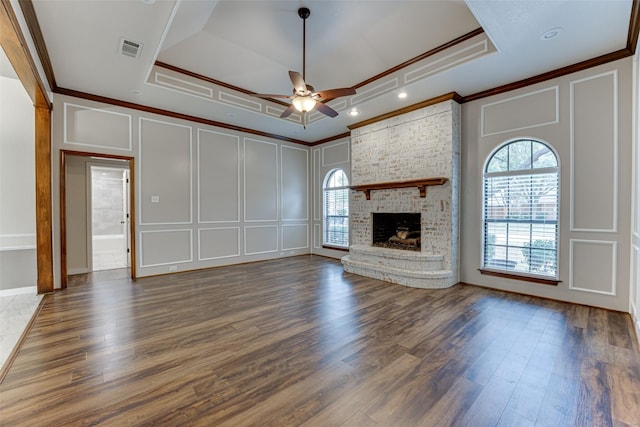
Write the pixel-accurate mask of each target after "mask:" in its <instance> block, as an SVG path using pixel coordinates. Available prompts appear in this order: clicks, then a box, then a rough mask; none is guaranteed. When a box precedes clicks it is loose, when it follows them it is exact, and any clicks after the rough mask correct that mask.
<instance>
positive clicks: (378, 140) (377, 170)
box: [342, 100, 460, 288]
mask: <svg viewBox="0 0 640 427" xmlns="http://www.w3.org/2000/svg"><path fill="white" fill-rule="evenodd" d="M459 118H460V105H459V104H457V103H456V102H455V101H453V100H449V101H444V102H441V103H439V104H436V105H431V106H428V107H425V108H422V109H419V110H415V111H412V112H410V113H406V114H403V115H400V116H396V117H392V118H390V119H386V120H384V121H379V122H376V123H373V124H370V125H367V126H364V127H360V128H357V129H354V130H352V133H351V181H352V185H353V186H363V185H370V184H380V183H393V182H406V181H411V180H420V179H427V178H433V177H442V178H446V182H444V183H443V184H442V185H433V186H429V187H427V188H426V195H425V196H424V197H421V195H420V191H419V189H418V188H411V187H403V188H383V189H374V190H372V191H370V192H369V197H370V200H367V197H366V193H365V192H363V191H357V190H352V191H351V195H350V200H349V203H350V214H349V221H350V239H351V246H350V251H349V255H347V256H345V257H343V258H342V264H343V265H344V269H345V271H348V272H351V273H355V274H359V275H362V276H367V277H373V278H376V279H381V280H386V281H389V282H392V283H398V284H401V285H405V286H412V287H418V288H445V287H449V286H451V285H454V284H455V283H457V282H458V182H459V158H460V148H459V147H460V132H459ZM385 187H388V186H385ZM374 212H376V213H382V212H398V213H410V212H419V213H421V224H420V227H421V250H420V251H407V250H401V249H389V248H380V247H374V246H373V245H372V242H373V237H372V213H374Z"/></svg>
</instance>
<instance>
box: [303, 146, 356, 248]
mask: <svg viewBox="0 0 640 427" xmlns="http://www.w3.org/2000/svg"><path fill="white" fill-rule="evenodd" d="M350 155H351V147H350V138H344V139H340V140H337V141H331V142H327V143H325V144H321V145H317V146H314V147H313V150H312V174H313V176H312V178H311V185H312V192H311V194H312V196H313V207H312V211H313V221H312V227H313V231H312V233H313V237H312V241H313V248H312V252H313V253H314V254H317V255H323V256H327V257H331V258H342V257H343V256H345V255H346V254H347V253H348V252H347V251H341V250H335V249H331V248H327V247H323V246H322V242H323V233H324V224H323V221H322V212H323V206H322V205H323V193H322V188H323V185H324V179H325V177H326V176H327V174H328V173H329V172H331V171H332V170H334V169H342V170H343V171H344V173H345V174H346V175H347V178H349V184H351V159H350Z"/></svg>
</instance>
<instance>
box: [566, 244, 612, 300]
mask: <svg viewBox="0 0 640 427" xmlns="http://www.w3.org/2000/svg"><path fill="white" fill-rule="evenodd" d="M569 245H570V247H569V262H570V267H569V288H570V289H572V290H575V291H583V292H593V293H598V294H605V295H616V262H617V255H616V251H617V242H609V241H601V240H581V239H571V240H570V241H569Z"/></svg>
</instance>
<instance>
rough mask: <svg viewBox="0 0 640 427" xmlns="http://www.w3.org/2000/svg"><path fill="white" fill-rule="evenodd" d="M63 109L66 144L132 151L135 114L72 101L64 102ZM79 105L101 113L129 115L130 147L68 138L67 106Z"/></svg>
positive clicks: (63, 140)
mask: <svg viewBox="0 0 640 427" xmlns="http://www.w3.org/2000/svg"><path fill="white" fill-rule="evenodd" d="M62 105H63V109H62V115H63V119H62V129H63V131H62V132H63V136H62V143H63V144H65V145H79V146H82V147H99V148H106V149H108V150H117V151H124V152H127V153H131V152H132V151H133V116H132V115H131V114H124V113H118V112H117V111H109V110H104V109H102V108H95V107H87V106H86V105H78V104H72V103H70V102H63V104H62ZM69 106H70V107H78V108H82V109H83V110H91V111H99V112H101V113H106V114H114V115H116V116H123V117H128V118H129V148H120V147H114V146H109V145H97V144H87V143H83V142H76V141H70V140H69V139H68V138H67V121H68V118H67V107H69Z"/></svg>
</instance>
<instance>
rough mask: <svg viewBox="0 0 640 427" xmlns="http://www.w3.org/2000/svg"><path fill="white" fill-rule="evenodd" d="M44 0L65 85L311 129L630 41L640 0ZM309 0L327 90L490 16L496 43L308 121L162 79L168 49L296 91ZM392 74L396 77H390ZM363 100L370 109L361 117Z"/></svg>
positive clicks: (472, 88) (42, 16)
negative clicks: (301, 11) (159, 66)
mask: <svg viewBox="0 0 640 427" xmlns="http://www.w3.org/2000/svg"><path fill="white" fill-rule="evenodd" d="M33 3H34V8H35V11H36V15H37V18H38V21H39V23H40V27H41V30H42V33H43V36H44V39H45V42H46V47H47V50H48V52H49V57H50V60H51V63H52V66H53V71H54V74H55V79H56V84H57V86H58V87H60V88H65V89H72V90H76V91H80V92H86V93H90V94H95V95H100V96H105V97H109V98H115V99H118V100H122V101H129V102H134V103H137V104H142V105H147V106H151V107H156V108H162V109H167V110H171V111H175V112H178V113H182V114H188V115H192V116H196V117H201V118H204V119H209V120H214V121H218V122H223V123H228V124H230V125H236V126H241V127H244V128H250V129H254V130H257V131H260V132H266V133H271V134H276V135H282V136H286V137H290V138H295V139H297V140H303V141H308V142H313V141H318V140H320V139H323V138H327V137H331V136H334V135H338V134H341V133H344V132H347V131H348V129H347V126H348V125H349V124H351V123H354V122H359V121H362V120H365V119H367V118H370V117H374V116H376V115H379V114H383V113H386V112H389V111H392V110H396V109H398V108H402V107H404V106H407V105H411V104H414V103H416V102H419V101H422V100H425V99H429V98H432V97H434V96H438V95H442V94H444V93H448V92H451V91H455V92H457V93H459V94H460V95H462V96H466V95H470V94H473V93H477V92H480V91H482V90H486V89H490V88H493V87H497V86H500V85H504V84H508V83H512V82H515V81H518V80H522V79H525V78H528V77H532V76H535V75H538V74H541V73H544V72H546V71H550V70H554V69H558V68H561V67H564V66H567V65H571V64H574V63H577V62H580V61H584V60H587V59H591V58H594V57H597V56H600V55H603V54H606V53H610V52H613V51H617V50H620V49H624V48H625V47H626V43H627V33H628V30H629V20H630V15H631V6H632V0H568V1H566V0H525V1H516V0H512V1H504V0H499V1H487V0H467V1H462V0H443V1H434V0H407V1H405V0H340V1H339V0H336V1H331V0H301V1H294V0H279V1H275V0H258V1H249V0H244V1H238V0H235V1H234V0H221V1H202V0H182V1H174V0H156V1H153V0H121V1H115V0H56V1H50V0H33ZM301 6H306V7H309V8H310V9H311V16H310V17H309V19H308V20H307V44H306V52H307V56H306V80H307V83H309V84H312V85H313V86H314V87H315V88H316V89H317V90H325V89H332V88H336V87H351V86H357V85H359V84H360V83H362V82H364V81H365V80H367V79H369V78H371V77H373V76H376V75H378V74H380V73H383V72H385V71H387V70H389V69H391V68H392V67H395V66H397V65H399V64H401V63H404V62H405V61H408V60H410V59H412V58H414V57H416V56H418V55H421V54H423V53H425V52H428V51H430V50H432V49H434V48H436V47H438V46H441V45H443V44H445V43H447V42H449V41H451V40H454V39H456V38H458V37H460V36H463V35H465V34H468V33H469V32H471V31H473V30H475V29H477V28H479V27H482V28H483V29H484V31H485V35H486V36H481V37H485V38H486V37H487V36H488V38H489V39H490V41H491V42H492V43H486V44H487V45H489V47H488V48H487V50H486V51H484V52H483V53H481V54H477V55H475V56H469V57H467V58H466V59H465V60H461V61H459V62H458V63H456V62H455V61H454V62H451V61H450V64H449V65H448V66H447V67H444V68H443V69H442V70H441V71H437V70H438V68H437V66H436V65H437V61H441V60H442V58H445V57H447V56H446V55H445V54H447V52H448V51H446V52H443V53H442V54H441V56H440V57H439V59H438V60H437V61H436V62H434V61H435V60H433V59H431V61H432V62H431V63H428V61H426V60H425V61H426V62H425V61H422V62H421V63H417V64H414V65H413V66H414V68H415V67H418V66H422V67H426V66H428V67H432V68H430V69H432V70H435V71H432V72H429V73H426V74H425V75H424V76H423V77H421V78H419V79H415V80H413V81H411V83H408V81H409V80H408V79H406V78H405V79H404V80H403V79H400V78H399V79H395V80H394V81H396V82H397V84H395V85H391V83H390V82H391V80H393V79H391V78H389V79H388V81H385V82H383V80H379V81H376V82H372V83H369V84H367V85H365V86H362V87H358V95H356V96H354V97H353V99H347V100H342V101H341V100H340V99H339V100H334V101H332V102H330V103H329V105H330V106H332V107H334V108H336V109H337V110H338V111H339V112H340V115H339V116H338V117H336V118H333V119H332V118H328V117H324V116H321V115H319V114H316V115H315V116H311V115H310V116H309V118H310V121H309V123H308V124H307V126H306V129H305V128H303V126H302V125H301V124H300V123H296V122H294V121H293V120H284V119H280V118H279V117H278V114H274V113H273V111H272V113H271V114H266V113H265V111H266V110H267V109H268V110H277V111H276V113H277V112H279V111H282V110H283V109H284V108H286V107H283V106H282V105H279V104H276V103H273V102H270V101H268V100H267V101H263V100H259V99H257V98H252V97H247V96H246V95H244V94H242V93H240V92H235V95H234V96H237V97H240V98H245V99H247V100H248V101H246V102H245V101H243V102H245V104H243V103H242V102H240V103H236V104H233V103H229V102H221V101H220V99H221V98H215V97H203V96H194V95H193V94H188V93H186V92H185V91H179V90H171V87H170V86H169V85H164V86H163V85H159V84H154V76H155V74H154V70H153V64H154V63H155V61H160V62H163V63H166V64H169V65H171V66H174V67H178V68H181V69H184V70H187V71H189V72H192V73H196V74H199V75H203V76H206V77H209V78H211V79H215V80H217V81H219V82H223V83H226V84H229V85H233V86H235V87H238V88H241V89H243V90H248V91H251V92H258V93H278V94H279V93H281V94H290V93H291V89H292V88H291V83H290V81H289V77H288V75H287V71H289V70H294V71H299V72H302V20H301V19H300V18H299V17H298V14H297V10H298V8H299V7H301ZM552 28H561V29H562V31H561V32H560V34H559V35H558V37H556V38H554V39H551V40H543V39H541V36H542V35H543V34H545V32H547V31H548V30H550V29H552ZM123 37H124V38H127V39H129V40H133V41H136V42H140V43H142V44H143V48H142V52H141V55H140V57H139V59H132V58H128V57H125V56H122V55H120V54H119V50H118V48H119V43H120V40H121V38H123ZM465 49H466V48H465ZM452 55H453V54H451V55H449V56H448V57H453V56H452ZM407 69H410V68H407ZM173 76H174V77H175V76H176V74H175V73H174V74H173ZM190 82H191V84H195V82H196V81H195V80H193V79H191V80H190ZM201 83H202V85H204V86H207V85H210V83H203V82H201ZM383 83H384V85H386V86H384V87H385V89H380V88H381V87H382V86H383ZM376 85H377V86H376ZM374 89H375V90H374ZM401 90H404V91H406V92H407V93H408V97H407V98H406V99H404V100H400V99H398V98H397V94H398V92H399V91H401ZM132 91H141V92H142V93H141V94H134V93H132ZM231 92H233V91H231ZM365 93H372V94H374V95H371V96H370V97H369V96H364V94H365ZM358 96H359V98H358ZM240 98H238V99H240ZM247 102H248V103H252V104H256V103H258V102H259V103H262V104H261V105H258V107H259V108H260V109H261V110H260V111H257V110H255V109H252V108H253V107H252V108H248V107H247V105H248V104H246V103H247ZM267 107H268V108H267ZM351 108H356V109H357V110H358V111H359V113H360V114H359V115H358V116H357V117H352V116H351V115H350V114H348V112H349V110H351ZM278 109H279V110H278ZM313 117H315V118H313Z"/></svg>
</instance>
